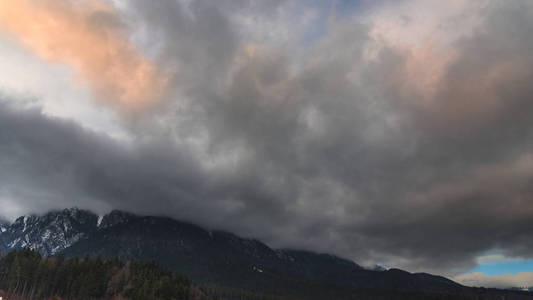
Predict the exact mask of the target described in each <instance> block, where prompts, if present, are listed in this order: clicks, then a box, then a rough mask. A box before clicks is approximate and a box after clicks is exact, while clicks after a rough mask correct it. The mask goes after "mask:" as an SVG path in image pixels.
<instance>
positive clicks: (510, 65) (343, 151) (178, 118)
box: [0, 0, 533, 275]
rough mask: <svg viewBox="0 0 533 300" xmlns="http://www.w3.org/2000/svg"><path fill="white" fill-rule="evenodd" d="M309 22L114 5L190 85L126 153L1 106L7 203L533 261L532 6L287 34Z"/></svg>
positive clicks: (469, 8)
mask: <svg viewBox="0 0 533 300" xmlns="http://www.w3.org/2000/svg"><path fill="white" fill-rule="evenodd" d="M476 3H481V2H476ZM302 6H305V5H304V4H301V3H296V4H295V2H294V1H276V2H270V1H269V2H268V3H266V4H259V2H254V1H202V0H196V1H170V0H168V1H163V0H162V1H158V2H157V5H156V4H154V3H148V2H146V1H132V2H126V3H125V4H123V6H121V7H120V8H116V9H117V11H119V12H120V18H118V17H117V18H112V19H120V20H124V22H126V23H127V24H134V25H132V28H134V29H132V32H134V34H135V36H136V37H137V38H138V42H139V44H142V45H148V44H150V45H157V47H156V48H157V51H154V53H156V54H155V55H154V60H153V61H154V63H155V64H157V65H164V66H165V69H168V70H169V71H170V72H171V73H172V74H176V76H173V77H169V79H168V80H169V81H168V83H167V90H165V93H166V99H165V101H163V102H161V103H160V104H159V106H158V109H156V110H151V111H149V113H146V114H142V115H140V116H139V117H137V118H135V119H134V120H129V121H130V122H124V124H121V126H123V128H124V130H126V131H127V132H128V134H129V135H131V139H129V140H128V141H119V140H116V139H113V138H110V137H109V136H107V135H105V134H102V133H95V132H91V131H87V130H85V129H82V127H81V126H80V125H79V124H77V123H74V122H65V121H63V120H60V119H54V118H50V117H47V116H45V115H43V114H42V113H41V112H40V111H39V110H38V109H34V110H26V109H23V108H20V107H12V105H11V106H10V105H7V104H3V105H2V106H0V113H1V118H0V125H1V126H0V139H2V140H1V143H0V145H4V146H2V147H0V157H1V158H2V160H1V161H0V164H1V170H2V172H1V174H2V180H3V185H2V187H3V189H2V190H1V193H0V195H1V197H0V199H2V201H4V202H5V201H11V202H10V203H12V204H11V205H12V206H13V207H18V208H17V209H13V210H12V211H17V212H23V211H33V212H43V211H45V210H46V209H48V208H56V207H62V206H69V205H71V204H72V205H78V206H80V207H85V208H92V209H95V210H98V211H104V210H106V209H110V208H119V209H127V210H131V211H134V212H138V213H146V214H165V215H170V216H174V217H177V218H181V219H185V220H188V221H192V222H195V223H199V224H201V225H206V226H210V227H216V228H222V229H226V230H231V231H234V232H236V233H239V234H242V235H246V236H253V237H256V238H260V239H262V240H265V241H266V242H268V243H269V244H270V245H272V246H280V247H299V248H306V249H312V250H316V251H329V252H334V253H336V254H340V255H343V256H346V257H349V258H352V259H354V260H356V261H358V262H360V263H362V264H366V263H368V264H372V263H376V262H378V263H382V264H386V265H390V266H395V267H403V268H407V269H409V270H412V271H418V270H423V271H431V272H444V273H445V274H453V275H455V274H458V273H463V272H465V270H468V269H471V268H472V267H473V266H475V265H476V264H477V263H478V261H477V260H476V259H477V257H479V256H480V255H483V254H484V253H488V252H489V253H490V251H491V250H493V249H498V251H499V253H502V255H505V256H506V257H522V258H528V257H531V255H532V253H533V252H532V250H533V244H532V242H531V239H530V237H531V234H532V232H531V228H532V227H531V220H532V219H533V218H532V217H533V210H531V205H530V204H531V203H530V202H531V201H530V199H531V195H532V192H533V191H532V189H531V184H530V183H531V181H532V180H533V173H532V172H531V170H532V169H533V168H532V167H533V166H532V155H533V153H532V152H531V146H533V145H532V141H533V139H531V138H532V137H533V123H532V121H531V120H533V119H532V118H531V109H532V108H533V107H532V106H531V101H530V95H531V94H532V92H533V91H532V88H531V84H530V82H531V81H532V79H533V72H532V71H531V70H533V59H532V56H531V54H530V53H531V51H529V49H531V45H532V39H531V38H529V35H530V32H531V30H533V22H532V21H531V20H533V18H532V15H533V6H532V4H531V3H530V2H527V1H516V2H512V3H510V2H504V1H497V0H494V1H482V3H481V4H473V3H472V2H471V1H450V2H446V3H443V2H439V1H416V0H413V1H401V2H395V3H391V2H388V1H387V2H383V4H381V5H376V6H375V7H374V6H373V7H372V8H371V9H369V10H365V11H368V15H364V16H361V15H354V16H352V17H349V16H347V17H344V18H342V19H339V20H336V19H334V18H331V19H330V21H329V22H328V23H327V24H325V25H324V26H326V28H324V33H323V35H320V36H319V37H317V38H316V39H314V40H313V42H312V43H304V42H302V40H301V39H297V38H293V37H298V36H299V35H300V34H301V33H302V31H300V29H301V28H300V26H295V27H291V26H289V25H290V24H306V22H309V16H308V15H305V14H301V13H299V12H300V11H297V10H295V8H299V7H302ZM69 7H70V6H69ZM77 9H79V8H77ZM102 9H103V10H104V12H105V14H106V15H109V14H110V15H111V16H114V14H115V13H114V10H113V9H111V12H108V11H107V10H106V9H110V8H102ZM308 9H309V10H311V11H312V10H313V8H312V7H310V8H308ZM82 11H84V10H83V9H82ZM393 11H394V12H399V13H393ZM82 19H83V18H82ZM99 24H100V26H104V28H108V26H111V25H104V24H108V23H99ZM113 26H115V25H113ZM116 26H118V25H116ZM109 28H115V27H109ZM119 28H120V26H119ZM280 28H281V29H283V30H280ZM110 30H111V29H110ZM116 30H118V31H117V32H122V31H120V30H122V29H120V30H119V29H116ZM111 32H112V33H115V32H116V31H115V29H113V30H111ZM112 36H114V37H116V36H115V35H112ZM512 37H513V38H512ZM514 37H516V38H514ZM125 40H127V39H125V38H124V39H123V41H125ZM111 44H112V45H113V43H111ZM128 45H129V44H128ZM119 48H120V47H119ZM128 49H130V48H128ZM128 51H129V50H128ZM128 51H126V52H127V53H130V52H128ZM132 51H133V50H132ZM121 59H122V58H121ZM121 59H119V61H121ZM135 61H136V60H135V59H134V60H133V62H135ZM129 65H131V64H130V63H128V66H129ZM133 65H134V66H135V63H133ZM156 78H158V77H157V76H156ZM104 79H105V80H106V82H107V81H110V82H113V79H112V78H111V79H110V78H104ZM6 101H7V102H11V100H6ZM6 199H7V200H6ZM10 199H11V200H10ZM10 217H14V216H10Z"/></svg>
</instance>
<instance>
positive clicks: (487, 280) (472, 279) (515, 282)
mask: <svg viewBox="0 0 533 300" xmlns="http://www.w3.org/2000/svg"><path fill="white" fill-rule="evenodd" d="M453 279H454V280H455V281H457V282H459V283H461V284H463V285H466V286H475V287H495V288H510V287H518V288H529V287H531V286H532V285H533V272H522V273H516V274H503V275H493V276H489V275H486V274H483V273H467V274H461V275H458V276H456V277H454V278H453Z"/></svg>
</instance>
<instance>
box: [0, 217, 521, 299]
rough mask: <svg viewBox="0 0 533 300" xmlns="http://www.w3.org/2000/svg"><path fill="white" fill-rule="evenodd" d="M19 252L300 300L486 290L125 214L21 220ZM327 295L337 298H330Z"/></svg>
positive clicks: (13, 243) (6, 242)
mask: <svg viewBox="0 0 533 300" xmlns="http://www.w3.org/2000/svg"><path fill="white" fill-rule="evenodd" d="M21 248H30V249H34V250H36V251H38V252H39V253H40V254H41V255H43V256H54V255H58V254H62V255H65V256H67V257H84V256H86V255H91V256H100V257H118V258H119V259H121V260H123V261H126V260H144V261H155V262H158V263H160V264H161V265H163V266H165V267H166V268H169V269H171V270H174V271H178V272H180V273H182V274H185V275H187V276H189V277H190V278H192V279H193V280H194V281H196V282H198V283H200V284H203V285H217V286H226V287H231V288H239V289H241V288H244V289H248V290H252V291H260V292H265V293H271V294H283V295H288V296H297V297H300V296H302V295H304V294H305V295H307V296H308V297H307V298H306V299H325V298H330V299H331V298H332V297H333V298H335V299H344V298H346V297H347V295H353V293H354V291H355V290H357V291H361V290H365V291H366V290H375V291H378V290H379V291H383V290H386V291H402V292H421V293H447V294H471V295H477V294H478V293H480V292H485V291H486V290H479V289H478V290H476V289H471V288H466V287H464V286H461V285H459V284H458V283H455V282H453V281H451V280H449V279H446V278H444V277H440V276H434V275H430V274H424V273H416V274H412V273H409V272H406V271H402V270H399V269H388V270H386V269H380V270H379V271H377V270H368V269H365V268H362V267H361V266H359V265H358V264H356V263H355V262H353V261H350V260H347V259H343V258H340V257H337V256H334V255H330V254H318V253H313V252H308V251H301V250H291V249H272V248H270V247H268V246H267V245H265V244H264V243H262V242H260V241H258V240H255V239H245V238H241V237H238V236H236V235H234V234H232V233H228V232H224V231H217V230H214V231H209V230H205V229H204V228H201V227H199V226H196V225H193V224H189V223H185V222H180V221H177V220H174V219H171V218H166V217H153V216H138V215H134V214H130V213H126V212H122V211H112V212H110V213H109V214H107V215H105V216H103V217H100V218H99V217H98V216H97V215H95V214H94V213H92V212H89V211H85V210H80V209H76V208H72V209H65V210H62V211H54V212H49V213H47V214H45V215H43V216H35V215H32V216H24V217H20V218H18V219H17V220H16V221H15V222H13V223H12V224H10V225H6V226H5V230H4V231H3V232H1V233H0V250H1V251H3V252H8V251H11V250H15V249H21ZM332 292H334V293H337V294H335V295H334V296H332V294H331V293H332ZM321 293H322V294H321ZM516 293H518V292H516ZM345 296H346V297H345ZM346 299H349V298H346ZM506 299H508V298H506Z"/></svg>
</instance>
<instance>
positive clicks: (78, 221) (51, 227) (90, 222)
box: [0, 208, 97, 256]
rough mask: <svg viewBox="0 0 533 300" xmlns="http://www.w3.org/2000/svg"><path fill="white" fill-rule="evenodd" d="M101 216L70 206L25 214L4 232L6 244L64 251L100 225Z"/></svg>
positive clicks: (47, 253)
mask: <svg viewBox="0 0 533 300" xmlns="http://www.w3.org/2000/svg"><path fill="white" fill-rule="evenodd" d="M96 221H97V216H96V215H95V214H93V213H91V212H89V211H86V210H80V209H78V208H70V209H65V210H61V211H52V212H49V213H47V214H45V215H43V216H37V215H29V216H22V217H19V218H18V219H16V220H15V222H13V224H11V225H10V226H6V227H5V228H4V229H3V231H2V233H0V237H1V238H0V240H2V242H3V247H4V248H7V249H3V250H13V249H21V248H31V249H34V250H37V251H38V252H39V253H41V254H42V255H45V256H50V255H54V254H57V253H59V252H61V251H62V250H64V249H66V248H67V247H69V246H70V245H72V244H73V243H75V242H77V241H78V240H80V239H81V238H84V237H86V236H87V235H88V234H89V233H90V232H92V231H94V230H95V229H96Z"/></svg>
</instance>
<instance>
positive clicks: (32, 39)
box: [0, 0, 167, 111]
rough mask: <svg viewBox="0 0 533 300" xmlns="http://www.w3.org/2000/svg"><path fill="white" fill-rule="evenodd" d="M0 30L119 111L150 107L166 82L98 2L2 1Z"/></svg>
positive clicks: (108, 9) (115, 17) (111, 11)
mask: <svg viewBox="0 0 533 300" xmlns="http://www.w3.org/2000/svg"><path fill="white" fill-rule="evenodd" d="M0 29H3V30H4V31H6V32H8V33H10V34H11V35H13V36H14V37H15V38H16V39H17V40H19V41H20V42H21V43H22V44H23V45H25V46H26V47H28V48H29V49H31V50H32V51H33V52H34V53H35V54H36V55H38V56H39V57H41V58H43V59H45V60H47V61H52V62H57V63H64V64H68V65H70V66H71V67H73V68H74V69H75V70H76V72H77V73H78V75H79V76H80V78H81V79H83V81H84V82H86V83H87V84H88V85H89V86H90V87H91V89H92V90H93V91H94V92H95V94H96V95H97V96H98V98H99V99H101V100H102V101H105V103H106V104H109V105H111V106H113V107H114V108H118V109H120V110H127V111H132V110H133V111H136V110H139V109H142V108H145V107H147V106H148V105H150V104H152V103H154V102H155V101H156V99H157V98H158V96H160V95H161V93H162V90H163V88H164V86H165V84H166V81H167V80H166V79H167V78H166V76H165V75H164V74H162V73H161V72H160V71H159V70H158V69H157V68H156V67H155V66H154V65H153V64H152V63H151V62H150V61H149V60H148V59H147V58H146V57H144V56H143V55H142V54H141V53H139V52H138V51H137V49H136V48H135V46H134V45H133V44H132V43H131V42H130V41H129V39H128V37H127V35H126V33H125V32H124V30H123V29H122V28H121V26H120V24H119V18H118V15H117V12H116V11H115V10H114V9H113V8H112V7H110V6H108V5H106V4H104V3H102V2H100V1H99V0H82V1H75V2H74V1H68V0H2V1H1V2H0Z"/></svg>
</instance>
